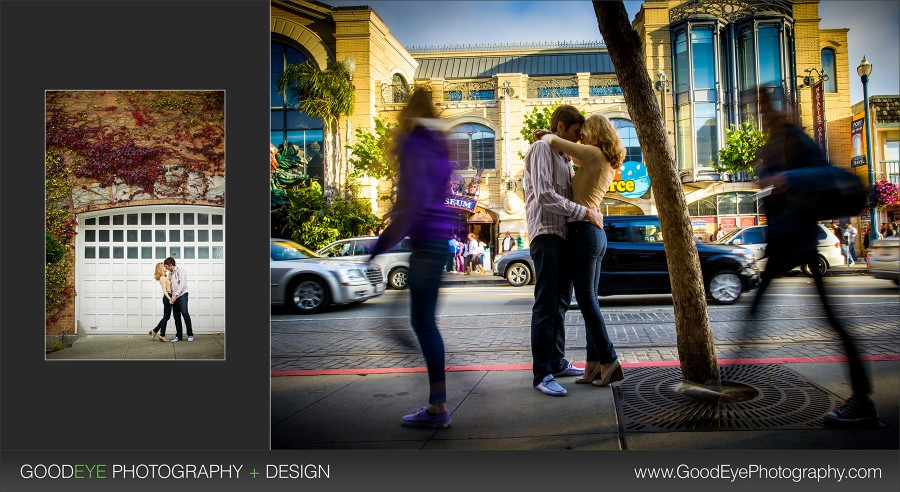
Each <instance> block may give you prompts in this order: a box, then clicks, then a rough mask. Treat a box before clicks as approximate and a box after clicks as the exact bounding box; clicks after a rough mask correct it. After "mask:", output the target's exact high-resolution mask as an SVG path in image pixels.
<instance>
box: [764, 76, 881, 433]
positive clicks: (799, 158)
mask: <svg viewBox="0 0 900 492" xmlns="http://www.w3.org/2000/svg"><path fill="white" fill-rule="evenodd" d="M771 98H772V95H770V94H769V93H768V92H766V91H761V92H760V97H759V102H760V116H761V119H762V123H763V126H764V128H768V129H769V132H770V137H769V140H768V142H767V143H766V145H765V146H764V147H763V148H762V149H761V150H760V152H759V158H760V164H759V166H758V167H757V173H758V175H759V179H760V186H761V187H762V188H765V187H767V186H773V189H772V193H771V194H770V195H768V196H766V197H765V198H763V200H764V206H765V209H766V216H767V220H768V231H767V232H768V244H767V245H766V252H765V256H766V257H768V259H769V261H768V264H767V265H766V269H765V270H763V273H762V279H761V282H760V286H759V289H758V290H757V292H756V297H755V298H754V299H753V305H752V306H751V308H750V314H751V317H755V315H756V312H757V309H758V308H759V305H760V302H761V301H762V299H763V297H764V295H765V292H766V290H767V288H768V287H769V284H770V283H771V282H772V279H773V278H775V277H777V276H779V275H782V274H784V273H787V272H788V271H790V270H791V269H792V268H794V267H796V266H800V265H809V270H810V271H811V272H812V274H813V280H814V281H815V284H816V290H817V291H818V293H819V299H820V301H821V303H822V308H823V310H824V311H825V315H826V316H827V318H828V321H829V323H830V324H831V327H832V329H833V330H834V331H835V333H837V335H838V336H839V337H840V339H841V342H843V345H844V351H845V352H846V354H847V362H848V366H849V369H850V382H851V385H852V387H853V395H852V396H850V397H849V398H848V399H847V400H846V401H845V402H844V404H843V405H841V406H840V407H838V408H837V409H835V410H832V411H830V412H827V413H825V415H824V417H825V422H826V424H837V425H853V426H862V425H877V424H878V412H877V411H876V409H875V404H874V403H873V402H872V400H871V398H870V397H869V394H870V393H871V391H872V385H871V383H870V382H869V376H868V374H866V370H865V367H864V366H863V364H862V361H861V360H860V357H859V353H858V352H857V350H856V343H855V341H854V340H853V337H852V336H851V335H850V333H849V332H848V331H847V329H846V327H844V326H843V324H842V323H841V321H840V320H839V319H838V318H837V316H835V314H834V311H833V310H832V307H831V305H830V304H829V302H828V296H827V295H826V292H825V284H824V282H823V281H822V274H821V273H820V272H819V269H818V268H815V264H816V262H817V255H818V253H817V246H818V239H817V231H818V226H817V224H816V221H815V220H814V219H813V218H811V217H810V216H809V214H808V213H804V212H801V211H799V210H793V209H791V208H790V206H789V204H790V203H791V200H792V199H793V200H797V197H798V196H800V197H802V195H803V193H804V185H805V184H807V183H806V182H805V181H804V180H800V179H791V177H792V176H791V174H790V173H789V171H792V170H795V169H799V168H807V167H816V166H829V165H830V164H829V163H828V161H827V160H826V158H825V155H824V154H823V153H822V150H821V149H820V148H819V146H818V145H817V144H816V143H815V142H814V141H813V140H812V139H811V138H810V137H809V136H808V135H806V133H805V132H804V131H803V129H802V128H800V127H799V126H797V125H796V124H794V123H791V121H790V119H789V118H788V116H787V115H786V114H784V113H782V112H781V111H778V110H776V109H775V108H774V107H773V105H772V99H771ZM794 203H796V201H795V202H794ZM836 229H838V228H836ZM836 232H837V231H836ZM838 237H839V238H841V237H843V234H841V235H839V236H838Z"/></svg>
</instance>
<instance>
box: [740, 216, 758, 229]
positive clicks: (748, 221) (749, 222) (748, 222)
mask: <svg viewBox="0 0 900 492" xmlns="http://www.w3.org/2000/svg"><path fill="white" fill-rule="evenodd" d="M754 225H756V218H755V217H741V227H750V226H754Z"/></svg>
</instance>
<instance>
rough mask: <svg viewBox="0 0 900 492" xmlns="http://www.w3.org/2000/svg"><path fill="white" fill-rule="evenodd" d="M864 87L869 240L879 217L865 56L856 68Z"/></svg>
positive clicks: (868, 68)
mask: <svg viewBox="0 0 900 492" xmlns="http://www.w3.org/2000/svg"><path fill="white" fill-rule="evenodd" d="M856 73H858V74H859V78H860V80H862V85H863V106H864V107H865V110H866V167H867V168H868V171H869V239H875V238H877V237H878V216H877V215H875V213H876V210H875V200H876V197H875V168H874V167H873V166H872V124H871V122H870V120H869V75H871V74H872V64H871V63H869V62H868V61H867V60H866V57H865V56H863V59H862V61H861V62H859V66H858V67H856Z"/></svg>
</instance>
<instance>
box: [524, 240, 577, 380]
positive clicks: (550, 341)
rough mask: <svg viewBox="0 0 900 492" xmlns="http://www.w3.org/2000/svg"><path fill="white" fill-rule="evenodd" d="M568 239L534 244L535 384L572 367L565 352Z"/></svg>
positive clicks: (569, 291) (569, 292) (569, 287)
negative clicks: (567, 367) (569, 366)
mask: <svg viewBox="0 0 900 492" xmlns="http://www.w3.org/2000/svg"><path fill="white" fill-rule="evenodd" d="M567 249H568V248H567V245H566V240H565V239H563V238H561V237H560V236H557V235H556V234H540V235H538V236H537V237H535V238H534V239H532V241H531V258H532V260H534V270H535V286H534V307H533V308H532V309H531V358H532V371H533V372H534V381H533V385H534V386H537V385H538V384H540V383H541V381H542V380H543V379H544V377H546V376H547V375H548V374H553V373H556V372H559V371H561V370H563V369H565V368H566V366H567V365H569V362H568V361H567V360H566V359H565V358H564V356H565V353H566V326H565V321H566V311H568V310H569V302H570V301H571V300H572V281H571V279H570V277H569V254H568V251H567Z"/></svg>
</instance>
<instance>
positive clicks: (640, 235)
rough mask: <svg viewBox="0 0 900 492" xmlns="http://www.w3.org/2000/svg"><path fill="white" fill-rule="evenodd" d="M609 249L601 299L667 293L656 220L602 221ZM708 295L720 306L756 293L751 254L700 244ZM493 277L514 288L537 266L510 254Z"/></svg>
mask: <svg viewBox="0 0 900 492" xmlns="http://www.w3.org/2000/svg"><path fill="white" fill-rule="evenodd" d="M603 221H604V229H606V238H607V240H608V246H607V249H606V255H605V256H604V257H603V265H602V268H601V273H600V286H599V294H600V295H601V296H612V295H634V294H669V293H671V292H672V286H671V284H670V283H669V269H668V266H667V265H666V252H665V250H664V249H663V240H662V229H661V228H660V225H659V217H657V216H655V215H619V216H607V217H604V218H603ZM697 252H698V253H700V268H701V270H702V271H703V282H704V285H706V293H707V295H708V296H709V297H710V298H712V299H713V300H714V301H716V302H718V303H720V304H731V303H733V302H735V301H737V300H738V298H739V297H740V296H741V293H743V292H746V291H748V290H751V289H754V288H756V286H757V285H758V283H759V271H758V270H757V268H756V266H755V264H754V262H753V255H752V253H751V252H750V251H748V250H746V249H743V248H738V247H735V246H726V245H719V244H706V243H697ZM495 265H496V266H495V270H494V274H495V275H498V276H501V277H505V278H506V279H507V281H508V282H509V283H510V284H511V285H513V286H516V287H520V286H523V285H526V284H528V283H530V282H532V281H533V279H534V261H532V259H531V255H530V254H529V251H528V250H527V249H524V250H519V251H512V252H510V253H508V254H506V255H505V256H503V257H502V258H500V259H499V260H498V261H497V262H496V263H495Z"/></svg>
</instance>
